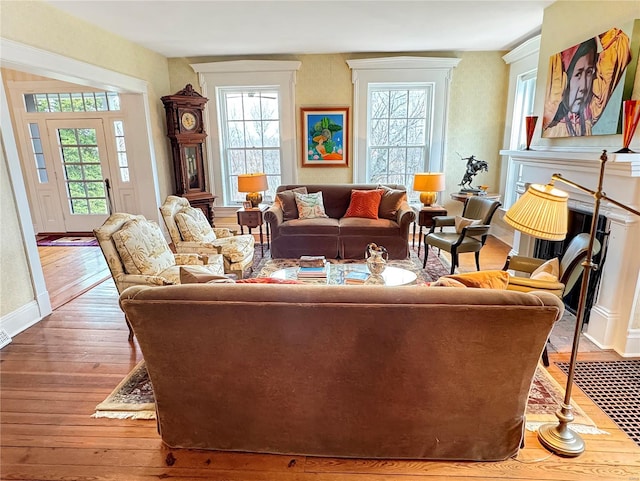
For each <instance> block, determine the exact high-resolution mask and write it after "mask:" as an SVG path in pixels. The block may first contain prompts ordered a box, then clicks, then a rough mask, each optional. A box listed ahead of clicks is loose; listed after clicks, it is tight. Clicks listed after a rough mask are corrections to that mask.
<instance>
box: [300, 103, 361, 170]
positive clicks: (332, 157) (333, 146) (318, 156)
mask: <svg viewBox="0 0 640 481" xmlns="http://www.w3.org/2000/svg"><path fill="white" fill-rule="evenodd" d="M300 115H301V119H300V124H301V126H302V136H301V140H302V167H346V166H348V165H349V155H348V154H349V152H348V146H349V107H326V108H322V107H302V108H301V109H300Z"/></svg>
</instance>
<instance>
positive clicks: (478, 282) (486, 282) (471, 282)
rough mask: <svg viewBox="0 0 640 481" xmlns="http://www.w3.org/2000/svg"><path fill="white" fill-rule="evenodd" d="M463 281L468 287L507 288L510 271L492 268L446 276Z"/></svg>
mask: <svg viewBox="0 0 640 481" xmlns="http://www.w3.org/2000/svg"><path fill="white" fill-rule="evenodd" d="M444 277H446V278H448V279H453V280H456V281H458V282H461V283H462V284H464V285H465V286H467V287H481V288H485V289H506V288H507V286H508V285H509V273H508V272H507V271H499V270H490V271H478V272H467V273H464V274H453V275H449V276H444Z"/></svg>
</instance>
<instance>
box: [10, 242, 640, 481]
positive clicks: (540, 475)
mask: <svg viewBox="0 0 640 481" xmlns="http://www.w3.org/2000/svg"><path fill="white" fill-rule="evenodd" d="M56 249H64V248H56ZM68 249H73V251H71V259H69V260H68V261H64V260H62V259H63V258H64V256H63V255H62V253H59V255H60V257H58V261H57V262H59V263H60V265H61V266H63V270H64V277H68V279H74V278H81V277H83V275H84V274H85V273H84V272H83V271H82V268H81V267H80V266H77V267H76V264H78V263H80V260H81V257H82V256H81V255H80V253H79V252H78V251H77V250H76V249H79V248H78V247H72V248H68ZM98 252H99V249H98ZM485 255H486V256H487V257H485ZM500 255H501V254H497V253H496V254H495V262H496V263H497V259H498V257H499V256H500ZM489 257H490V255H489V251H487V252H485V251H484V250H483V254H482V258H481V261H482V266H483V268H488V267H486V266H485V262H484V260H485V259H486V260H487V261H486V262H487V265H491V262H489V260H488V259H489ZM502 261H504V258H503V259H502ZM463 262H464V261H463ZM471 264H472V266H473V256H471ZM500 267H501V266H500ZM76 269H78V270H77V271H76ZM471 270H475V267H472V269H471ZM54 271H55V273H56V274H52V275H55V276H58V275H59V272H58V271H59V269H54ZM49 272H52V271H49ZM60 277H62V275H60ZM58 281H59V282H60V284H61V285H63V284H64V283H65V282H68V281H63V280H61V279H56V280H51V281H50V280H49V279H48V278H47V281H46V282H47V285H48V286H49V287H50V290H51V286H50V284H49V282H58ZM127 333H128V331H127V327H126V325H125V322H124V316H123V314H122V312H121V311H120V308H119V307H118V297H117V292H116V289H115V286H114V284H113V281H112V280H111V278H109V279H107V280H106V281H104V282H100V283H99V284H98V285H97V286H95V287H93V288H91V289H89V290H86V291H85V292H84V293H83V294H82V295H80V296H79V297H76V298H75V299H73V300H71V301H69V302H66V303H63V304H62V305H61V306H60V307H58V308H57V309H56V310H55V311H54V312H53V314H51V315H50V316H48V317H47V318H46V319H44V320H43V321H41V322H40V323H38V324H36V325H35V326H33V327H31V328H29V329H28V330H26V331H25V332H23V333H21V334H19V335H18V336H16V337H15V338H14V339H13V342H12V343H11V344H9V345H8V346H6V347H5V348H3V349H2V350H1V351H0V367H1V369H2V373H1V374H2V375H1V377H0V387H1V389H0V402H1V403H0V416H1V438H0V448H1V451H0V478H1V479H3V480H4V479H6V480H9V479H11V480H50V481H51V480H60V481H62V480H71V479H74V480H80V479H82V480H88V479H92V480H109V481H125V480H126V481H130V480H152V479H153V480H157V479H163V478H170V479H175V480H187V479H202V480H204V479H207V480H228V481H233V480H243V481H250V480H256V481H266V480H283V481H285V480H291V481H293V480H295V481H334V480H336V481H337V480H347V481H348V480H352V481H390V480H398V479H403V480H406V481H418V480H425V481H427V480H438V479H447V480H451V481H495V480H496V479H500V480H526V481H541V480H548V481H550V480H553V481H605V480H606V481H634V480H635V481H638V480H639V479H640V448H639V447H638V446H636V445H635V444H634V443H633V442H632V441H631V440H630V439H629V438H628V437H627V436H626V434H624V433H623V432H622V431H620V430H619V429H617V428H616V426H615V424H614V423H613V422H612V421H611V420H610V419H609V418H608V417H607V416H606V415H605V414H604V413H603V412H602V411H601V410H600V409H599V408H597V407H596V406H595V405H594V404H593V403H591V402H590V401H589V399H588V398H587V397H586V396H584V395H583V394H582V393H581V392H580V390H579V389H578V388H574V391H573V392H574V399H575V400H576V401H577V403H578V404H579V405H580V406H581V407H582V408H583V409H584V410H585V411H586V412H587V414H588V415H589V416H590V417H591V418H592V419H593V420H594V421H595V422H596V423H597V425H598V427H600V428H601V429H603V430H606V431H608V432H609V433H610V434H609V435H584V439H585V441H586V445H587V448H586V451H585V453H584V454H582V455H581V456H580V457H578V458H561V457H558V456H555V455H550V453H548V452H547V451H546V450H544V449H543V448H542V447H541V446H540V444H539V442H538V441H537V438H536V434H535V433H531V432H527V433H526V439H525V447H524V449H522V450H521V451H520V453H519V455H518V457H517V459H510V460H507V461H504V462H492V463H476V462H430V461H393V460H349V459H333V458H312V457H305V456H280V455H260V454H248V453H224V452H215V451H196V450H181V449H170V448H167V447H166V446H164V445H163V444H162V442H161V441H160V437H159V435H158V434H157V432H156V425H155V422H154V421H142V420H137V421H134V420H116V419H94V418H92V417H91V414H92V413H93V412H94V407H95V405H96V404H98V403H99V402H101V401H102V400H103V399H104V398H105V397H106V396H107V395H108V394H109V393H110V392H111V390H112V389H113V388H114V387H115V386H116V385H117V384H118V383H119V382H120V381H121V380H122V378H123V377H124V376H125V375H126V374H127V373H128V372H129V371H130V370H131V369H132V368H133V367H134V366H135V365H136V364H137V362H138V361H139V360H140V359H142V354H141V352H140V349H139V347H138V345H137V343H135V341H134V344H129V343H128V342H127ZM568 357H569V356H568V354H566V353H559V354H551V360H552V365H551V367H550V372H551V373H552V375H553V376H554V377H555V378H556V379H558V380H559V381H560V382H561V383H562V384H563V383H564V382H566V377H564V375H563V374H562V373H561V372H560V371H559V369H558V368H557V367H555V366H554V365H553V361H556V360H560V361H567V360H568ZM588 358H591V359H598V360H610V359H618V358H619V357H618V356H617V355H616V354H614V353H611V352H593V353H585V354H584V355H581V359H588ZM470 429H472V427H470Z"/></svg>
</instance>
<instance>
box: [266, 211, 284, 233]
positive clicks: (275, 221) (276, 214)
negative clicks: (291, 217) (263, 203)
mask: <svg viewBox="0 0 640 481" xmlns="http://www.w3.org/2000/svg"><path fill="white" fill-rule="evenodd" d="M264 220H265V221H266V222H268V223H269V228H270V229H271V234H272V235H273V234H275V233H276V232H277V229H278V226H279V225H280V224H282V223H283V222H284V211H283V210H282V207H281V206H280V204H273V205H272V206H271V207H269V209H268V210H267V211H266V212H265V213H264Z"/></svg>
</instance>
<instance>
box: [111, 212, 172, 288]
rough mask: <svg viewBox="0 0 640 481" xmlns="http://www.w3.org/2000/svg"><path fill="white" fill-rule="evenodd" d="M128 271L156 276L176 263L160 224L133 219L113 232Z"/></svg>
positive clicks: (117, 248) (115, 242)
mask: <svg viewBox="0 0 640 481" xmlns="http://www.w3.org/2000/svg"><path fill="white" fill-rule="evenodd" d="M112 239H113V242H114V244H115V246H116V250H117V251H118V254H119V255H120V259H122V264H123V265H124V269H125V271H126V272H127V274H141V275H146V276H155V275H158V274H159V273H160V272H162V271H164V270H165V269H168V268H169V267H171V266H174V265H175V264H176V261H175V257H174V256H173V252H171V249H169V245H168V244H167V241H166V240H165V238H164V236H163V235H162V231H161V230H160V227H159V226H158V224H156V223H155V222H152V221H149V220H147V219H133V220H130V221H128V222H126V223H124V224H123V226H122V228H121V229H120V230H119V231H117V232H115V233H114V234H113V236H112Z"/></svg>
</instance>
